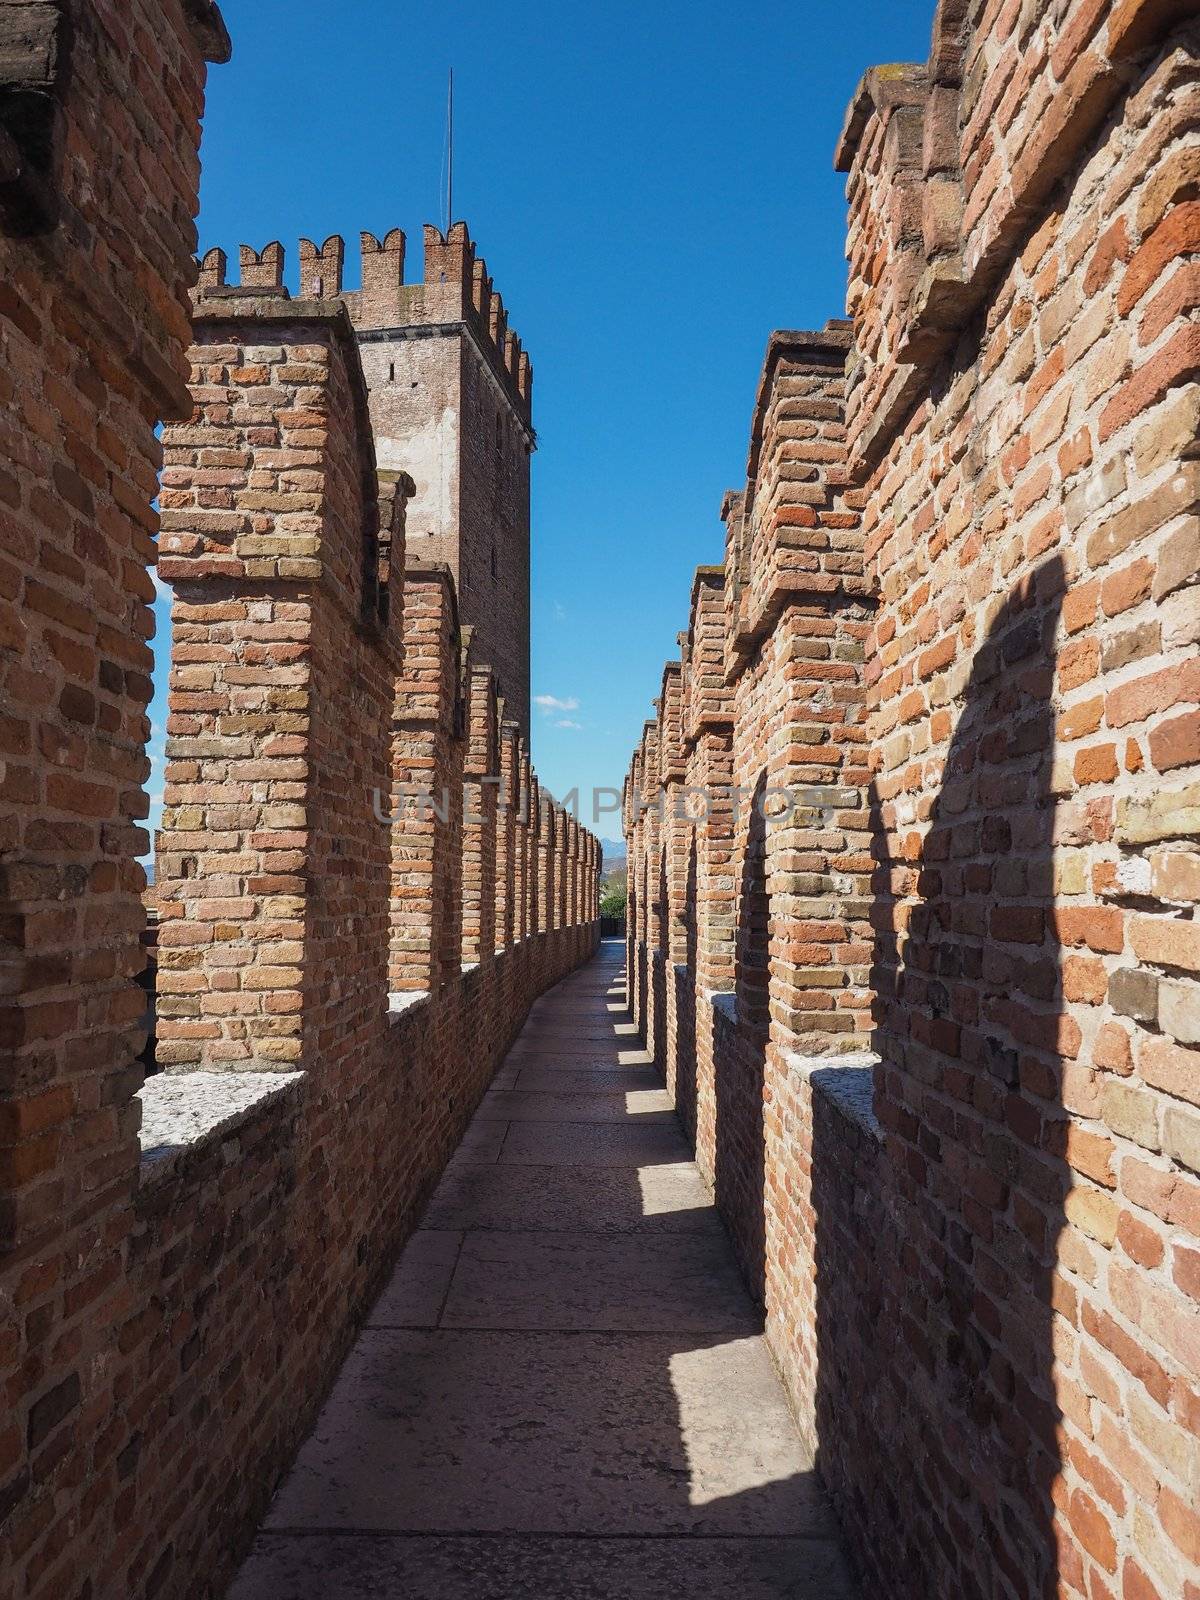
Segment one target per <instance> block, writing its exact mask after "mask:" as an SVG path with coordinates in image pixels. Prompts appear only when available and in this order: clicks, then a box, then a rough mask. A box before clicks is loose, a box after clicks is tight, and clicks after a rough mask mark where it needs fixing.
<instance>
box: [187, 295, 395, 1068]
mask: <svg viewBox="0 0 1200 1600" xmlns="http://www.w3.org/2000/svg"><path fill="white" fill-rule="evenodd" d="M195 322H196V343H195V345H194V346H193V349H192V352H191V355H192V362H193V395H194V397H195V401H196V411H195V415H194V417H193V419H192V420H191V422H190V423H189V424H188V425H186V426H179V425H173V426H169V427H168V428H167V429H166V430H165V431H164V435H163V446H164V457H165V462H166V467H165V470H164V473H163V488H162V494H161V504H162V508H163V533H162V537H161V540H160V552H161V554H160V566H161V570H162V572H163V576H164V577H165V578H166V579H167V580H168V581H169V582H171V583H172V584H173V585H174V586H175V647H174V651H173V654H172V660H171V676H170V718H169V722H168V746H167V758H168V767H167V773H166V790H165V805H164V812H163V826H162V832H161V834H160V837H159V850H158V858H157V887H158V891H159V897H160V903H161V907H162V921H161V924H160V929H159V957H158V1056H159V1062H160V1065H162V1066H164V1067H166V1068H167V1069H174V1070H180V1069H186V1068H197V1067H203V1068H209V1069H221V1068H237V1069H247V1068H250V1069H257V1068H267V1069H270V1068H274V1067H279V1066H291V1065H295V1064H297V1063H299V1062H301V1061H302V1060H303V1059H304V1058H305V1045H306V1043H307V1044H308V1045H309V1046H310V1047H312V1049H314V1050H315V1049H316V1048H317V1047H322V1048H326V1049H328V1048H329V1045H330V1038H329V1037H327V1036H326V1031H325V1030H326V1028H327V1027H331V1026H332V1024H331V1022H330V1017H329V1014H328V1006H329V1004H330V994H331V990H330V985H329V982H328V980H329V977H330V964H331V963H332V964H337V965H344V967H345V970H346V972H347V974H349V978H348V981H343V982H341V983H340V984H339V985H338V993H339V1001H338V1005H339V1008H340V1015H341V1019H342V1022H343V1023H345V1022H346V1021H348V1020H349V1019H351V1018H352V1017H353V1015H354V1011H355V1007H356V1005H361V1006H362V1007H363V1008H365V1009H370V1008H371V1007H372V1006H373V1007H374V1008H375V1009H376V1011H377V1010H378V1007H379V1005H380V1004H381V999H382V996H383V994H384V993H385V990H386V982H387V974H386V962H385V960H384V957H383V949H384V946H385V944H386V927H387V915H388V907H387V895H386V892H384V893H381V894H380V895H379V897H378V899H377V900H373V901H368V899H367V897H366V895H365V894H364V893H363V892H362V890H361V889H358V888H356V887H355V885H356V883H357V882H361V883H367V884H376V883H383V884H386V881H387V862H388V855H389V836H388V831H387V829H386V828H385V826H384V825H383V823H382V822H381V821H380V819H379V817H378V816H377V815H376V814H375V808H376V804H377V802H378V799H379V797H380V796H381V795H382V796H385V797H386V793H387V788H388V728H389V724H390V720H391V714H392V706H393V700H394V692H395V675H396V664H397V660H398V648H397V645H398V637H397V636H398V628H397V626H396V621H395V619H392V622H391V624H390V626H389V623H388V622H387V621H386V620H385V617H384V608H383V607H382V606H381V605H380V599H379V591H378V586H377V567H376V564H375V559H374V558H375V555H376V554H377V549H378V540H377V535H378V507H377V502H376V490H377V481H376V477H375V461H374V453H373V448H372V443H371V439H370V435H369V432H368V431H367V430H366V428H365V426H364V425H363V418H364V417H365V399H364V394H363V390H362V378H361V372H360V370H359V367H358V354H357V347H356V346H355V344H354V341H353V337H352V334H351V330H350V326H349V322H348V319H347V318H346V317H345V314H344V312H342V311H341V309H340V308H339V307H336V306H319V305H317V303H315V302H293V303H292V304H287V303H285V302H283V301H281V300H279V299H278V298H275V297H272V296H265V297H263V298H258V297H255V296H254V295H252V294H250V293H247V294H246V295H245V296H244V297H227V298H223V299H213V300H202V301H201V302H200V303H199V305H198V307H197V309H196V312H195ZM325 417H329V418H331V419H333V422H334V423H335V424H336V425H335V426H331V427H329V428H324V427H322V428H317V427H316V426H315V425H314V423H315V419H317V418H325ZM213 457H220V458H221V459H223V460H228V461H232V460H234V459H237V460H238V461H239V462H240V463H241V465H240V466H239V467H236V468H235V467H228V468H225V469H223V471H222V473H221V479H222V483H221V491H222V492H221V493H220V495H219V496H214V494H213V491H212V474H211V469H210V468H209V466H208V462H209V461H210V460H211V459H212V458H213ZM214 498H216V499H217V500H218V501H219V503H218V505H216V506H214V505H213V503H212V502H213V500H214ZM365 550H368V551H370V552H372V561H371V562H370V563H369V564H368V563H365V562H364V551H365ZM351 685H353V686H354V688H353V693H352V692H351ZM381 875H382V876H381ZM318 882H322V883H323V885H324V888H323V892H322V894H321V896H320V900H319V902H317V901H314V900H313V898H312V893H313V886H314V884H316V883H318ZM348 919H352V920H348ZM333 1031H334V1032H336V1029H334V1030H333ZM331 1036H332V1035H331Z"/></svg>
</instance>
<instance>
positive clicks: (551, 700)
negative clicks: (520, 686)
mask: <svg viewBox="0 0 1200 1600" xmlns="http://www.w3.org/2000/svg"><path fill="white" fill-rule="evenodd" d="M533 703H534V705H535V706H537V708H538V710H539V711H540V712H541V713H542V715H543V716H546V717H548V716H549V715H550V713H551V712H552V711H578V710H579V701H578V700H576V699H575V698H574V697H573V696H572V697H571V698H569V699H566V700H560V699H559V697H558V696H557V695H554V694H535V695H534V697H533Z"/></svg>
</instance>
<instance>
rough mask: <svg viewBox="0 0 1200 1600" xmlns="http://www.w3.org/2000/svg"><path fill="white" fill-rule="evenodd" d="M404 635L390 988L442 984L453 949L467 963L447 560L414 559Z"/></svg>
mask: <svg viewBox="0 0 1200 1600" xmlns="http://www.w3.org/2000/svg"><path fill="white" fill-rule="evenodd" d="M403 639H404V666H403V672H402V675H401V677H400V680H399V683H398V685H397V696H396V713H395V718H394V722H393V732H392V791H393V794H392V809H393V823H392V830H391V843H392V866H391V885H392V887H391V894H392V910H391V937H390V944H391V953H390V977H389V987H390V988H391V990H392V991H393V992H396V993H401V992H406V991H407V992H410V993H411V992H412V991H419V990H428V991H433V990H436V989H438V988H439V987H440V986H441V983H442V977H443V968H444V965H445V963H446V951H447V949H448V948H453V950H454V962H455V964H456V965H457V964H459V956H458V929H459V927H460V925H461V924H460V912H459V904H458V888H457V885H458V835H457V831H456V830H457V827H458V819H459V818H460V817H461V811H462V785H461V782H460V781H459V777H458V774H459V772H460V771H461V766H460V763H461V759H462V757H461V741H460V740H459V739H458V737H457V735H456V727H457V719H458V714H459V706H458V701H459V690H458V670H457V663H458V621H457V615H456V611H455V603H454V588H453V582H452V579H451V577H450V574H449V571H448V569H447V568H445V567H444V566H442V565H440V564H436V563H424V564H423V563H419V562H413V561H409V562H406V564H405V571H404V614H403Z"/></svg>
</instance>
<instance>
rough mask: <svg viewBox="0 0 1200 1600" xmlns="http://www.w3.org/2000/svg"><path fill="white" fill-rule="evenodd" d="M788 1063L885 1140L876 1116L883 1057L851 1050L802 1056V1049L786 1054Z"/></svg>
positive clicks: (864, 1127) (815, 1089)
mask: <svg viewBox="0 0 1200 1600" xmlns="http://www.w3.org/2000/svg"><path fill="white" fill-rule="evenodd" d="M786 1060H787V1064H788V1066H789V1067H790V1068H791V1070H792V1071H793V1072H796V1073H798V1074H799V1075H800V1076H801V1077H802V1078H807V1079H808V1081H809V1082H810V1083H811V1084H812V1087H813V1092H814V1093H817V1092H818V1091H819V1092H820V1093H822V1094H823V1095H825V1097H826V1098H827V1099H829V1100H832V1102H833V1103H834V1105H835V1106H837V1108H838V1110H839V1111H840V1112H841V1113H842V1114H843V1116H845V1117H847V1118H848V1119H849V1120H850V1121H851V1122H853V1123H855V1124H856V1125H857V1126H858V1127H860V1128H861V1129H862V1130H863V1132H864V1133H866V1134H868V1135H869V1136H870V1137H871V1138H872V1139H874V1140H876V1141H882V1138H883V1129H882V1128H881V1126H880V1123H879V1118H878V1117H877V1116H876V1115H875V1104H874V1098H875V1068H876V1066H878V1064H879V1057H878V1056H877V1055H876V1054H875V1052H874V1051H873V1050H854V1051H847V1053H846V1054H845V1055H843V1056H810V1055H801V1054H800V1053H799V1052H798V1051H795V1050H789V1051H787V1053H786Z"/></svg>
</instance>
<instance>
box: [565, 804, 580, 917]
mask: <svg viewBox="0 0 1200 1600" xmlns="http://www.w3.org/2000/svg"><path fill="white" fill-rule="evenodd" d="M569 839H570V851H571V904H570V908H569V914H568V922H569V923H570V926H571V927H572V928H574V927H577V926H578V925H579V923H580V922H582V920H583V896H582V874H581V872H580V855H581V852H582V848H583V829H582V828H581V827H580V826H579V822H578V820H577V818H575V817H571V818H570V832H569Z"/></svg>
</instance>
